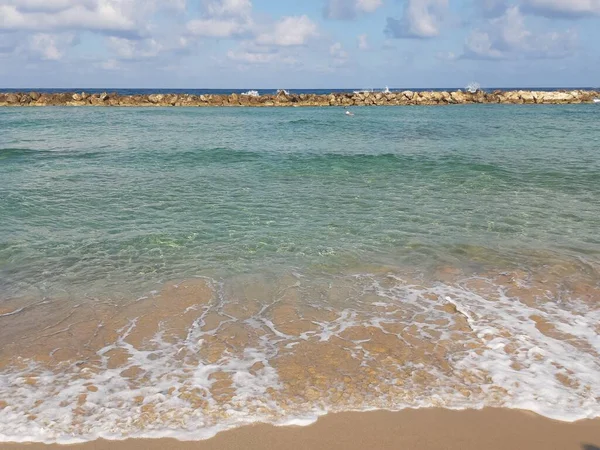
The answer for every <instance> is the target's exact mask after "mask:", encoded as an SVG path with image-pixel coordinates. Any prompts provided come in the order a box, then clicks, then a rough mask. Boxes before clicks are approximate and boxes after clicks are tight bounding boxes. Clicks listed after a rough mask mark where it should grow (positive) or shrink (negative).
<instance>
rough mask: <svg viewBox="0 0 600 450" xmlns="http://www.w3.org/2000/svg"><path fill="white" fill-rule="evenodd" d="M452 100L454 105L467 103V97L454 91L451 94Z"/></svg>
mask: <svg viewBox="0 0 600 450" xmlns="http://www.w3.org/2000/svg"><path fill="white" fill-rule="evenodd" d="M450 98H451V99H452V100H453V101H454V103H466V101H467V97H466V96H465V94H464V93H463V92H461V91H454V92H452V93H451V94H450Z"/></svg>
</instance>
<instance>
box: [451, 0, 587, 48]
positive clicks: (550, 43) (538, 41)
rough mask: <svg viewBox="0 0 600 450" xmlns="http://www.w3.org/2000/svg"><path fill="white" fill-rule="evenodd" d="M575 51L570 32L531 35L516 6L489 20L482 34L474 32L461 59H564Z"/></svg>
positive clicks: (574, 40) (481, 31)
mask: <svg viewBox="0 0 600 450" xmlns="http://www.w3.org/2000/svg"><path fill="white" fill-rule="evenodd" d="M576 48H577V34H576V33H575V32H574V31H572V30H566V31H562V32H556V31H551V32H541V33H534V32H533V31H531V30H529V29H528V28H527V27H526V24H525V18H524V17H523V15H522V14H521V11H520V9H519V7H518V6H512V7H510V8H508V9H507V10H506V12H505V13H504V15H502V16H501V17H498V18H495V19H492V20H489V21H488V22H487V24H486V27H485V29H484V30H481V29H477V30H474V31H473V32H472V33H471V35H470V36H469V37H468V38H467V40H466V42H465V53H464V55H463V57H465V58H472V59H515V58H519V57H528V58H540V59H543V58H565V57H568V56H570V55H572V54H573V52H574V51H575V50H576Z"/></svg>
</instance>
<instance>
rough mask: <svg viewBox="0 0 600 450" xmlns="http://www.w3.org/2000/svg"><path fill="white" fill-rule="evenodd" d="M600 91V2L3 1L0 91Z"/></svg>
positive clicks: (0, 3) (332, 0)
mask: <svg viewBox="0 0 600 450" xmlns="http://www.w3.org/2000/svg"><path fill="white" fill-rule="evenodd" d="M470 81H478V82H479V83H480V84H481V85H482V86H484V87H513V86H524V87H526V86H538V87H541V86H590V87H596V86H600V0H0V87H67V88H75V87H107V88H109V87H113V88H116V87H167V88H168V87H171V88H200V87H204V88H258V89H260V88H267V87H269V88H292V89H293V88H327V87H340V88H345V87H357V88H370V87H373V88H376V87H383V86H385V85H389V86H390V87H415V88H418V87H461V86H464V85H466V84H467V83H468V82H470Z"/></svg>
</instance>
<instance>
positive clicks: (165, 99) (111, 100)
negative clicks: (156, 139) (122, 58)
mask: <svg viewBox="0 0 600 450" xmlns="http://www.w3.org/2000/svg"><path fill="white" fill-rule="evenodd" d="M599 97H600V92H596V91H582V90H575V91H551V92H547V91H494V92H483V91H479V92H476V93H469V92H463V91H454V92H448V91H443V92H439V91H436V92H434V91H423V92H413V91H403V92H389V93H383V92H359V93H352V92H349V93H335V94H327V95H316V94H288V93H287V92H285V91H280V92H279V93H278V94H277V95H260V96H249V95H238V94H231V95H191V94H149V95H118V94H116V93H106V92H104V93H101V94H88V93H85V92H76V93H73V92H68V93H53V94H50V93H42V92H10V93H0V106H163V107H165V106H190V107H197V106H262V107H268V106H278V107H281V106H371V105H382V106H383V105H453V104H459V105H461V104H470V103H504V104H534V103H541V104H565V103H568V104H575V103H591V102H593V100H594V99H595V98H599Z"/></svg>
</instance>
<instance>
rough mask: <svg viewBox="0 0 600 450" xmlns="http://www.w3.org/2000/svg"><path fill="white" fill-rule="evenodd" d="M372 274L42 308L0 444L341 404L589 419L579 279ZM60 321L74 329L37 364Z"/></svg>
mask: <svg viewBox="0 0 600 450" xmlns="http://www.w3.org/2000/svg"><path fill="white" fill-rule="evenodd" d="M381 269H382V268H380V269H379V270H375V271H372V272H366V273H364V272H356V273H348V274H339V275H337V276H329V277H324V278H321V279H315V278H312V277H307V276H306V275H307V274H299V273H292V274H289V275H284V276H283V277H282V278H280V279H277V280H272V279H267V278H265V277H263V276H251V275H245V276H240V277H238V278H237V279H234V280H228V281H227V282H221V281H217V280H211V279H208V278H198V279H195V280H188V281H182V282H176V283H167V284H166V285H165V286H164V287H163V288H162V289H161V290H160V291H152V292H149V293H147V294H146V295H144V296H142V297H140V298H139V299H137V301H135V302H133V303H130V304H129V305H127V306H125V307H122V308H121V309H118V310H115V309H114V307H107V304H106V303H104V302H96V303H94V304H90V305H86V304H80V305H78V306H77V307H75V308H74V309H73V310H72V311H71V312H70V313H69V314H68V316H67V317H66V318H64V317H63V318H62V319H61V318H57V317H44V318H42V319H41V320H43V321H44V323H42V324H39V329H38V331H37V332H34V333H33V335H31V336H25V337H24V338H23V339H24V345H23V346H22V348H21V349H20V350H19V355H18V356H20V357H21V358H22V359H21V361H24V362H27V363H26V364H25V363H22V364H19V365H16V366H13V367H7V368H4V369H3V370H2V371H0V394H1V395H0V399H1V400H0V418H1V419H2V420H0V441H21V442H27V441H36V442H46V443H56V442H59V443H72V442H81V441H87V440H93V439H97V438H108V439H126V438H129V437H146V438H158V437H166V436H171V437H177V438H179V439H182V440H199V439H206V438H209V437H212V436H213V435H214V434H215V433H217V432H219V431H223V430H226V429H230V428H233V427H237V426H240V425H244V424H248V423H251V422H256V421H260V422H267V423H274V424H290V423H295V424H298V423H302V424H307V423H310V422H311V421H313V420H315V419H316V418H317V417H318V416H320V415H323V414H326V413H329V412H337V411H344V410H358V411H362V410H372V409H387V410H402V409H406V408H429V407H442V408H449V409H480V408H483V407H503V408H515V409H525V410H530V411H534V412H536V413H538V414H541V415H544V416H546V417H549V418H553V419H557V420H562V421H569V422H570V421H576V420H580V419H586V418H595V417H600V407H599V405H598V402H597V401H596V398H597V396H598V395H600V381H599V380H600V365H599V364H598V353H599V352H600V347H599V345H598V342H597V339H596V337H597V336H596V334H597V333H596V332H595V327H596V326H597V323H598V321H599V320H600V310H598V306H597V305H596V304H595V303H594V302H593V299H589V298H578V296H577V294H573V295H572V297H570V298H565V296H564V295H565V294H564V292H563V288H564V287H565V286H566V285H569V283H570V282H574V281H577V282H579V283H584V284H583V285H580V286H592V285H593V281H591V282H592V284H591V285H589V284H587V283H589V282H590V280H588V281H584V280H583V279H581V278H578V279H570V280H569V282H566V284H564V285H562V284H561V283H562V282H563V281H564V280H562V279H561V278H562V277H561V276H560V274H558V273H553V270H554V269H553V268H549V269H548V270H546V271H543V272H540V273H535V272H534V273H526V272H523V271H519V270H513V271H510V272H501V273H493V272H489V273H483V274H480V275H478V276H475V277H472V276H471V277H463V276H462V275H461V274H460V273H458V272H456V271H454V270H453V268H443V269H442V270H441V271H440V272H439V274H440V277H442V278H443V281H439V282H432V283H427V282H426V281H425V280H423V279H422V278H419V277H418V276H416V275H417V274H412V273H410V272H403V273H400V272H390V271H389V270H381ZM576 276H578V277H579V275H576ZM537 293H541V294H543V295H542V296H539V297H538V296H537ZM551 295H561V298H563V301H561V302H560V303H557V302H555V301H552V297H551ZM548 296H550V297H548ZM40 307H42V308H51V307H52V305H42V306H40ZM39 315H40V314H39V311H38V313H37V315H36V317H38V318H39ZM25 319H26V316H25V313H20V314H14V315H6V316H4V317H3V316H0V320H3V321H5V323H8V321H10V320H25ZM46 322H47V323H46ZM40 330H42V331H40ZM64 330H69V334H70V335H72V338H73V339H74V340H75V341H74V342H73V343H72V344H71V345H72V347H70V348H69V352H66V353H64V352H62V353H61V352H60V351H52V352H51V355H52V358H53V361H52V362H51V363H48V362H47V355H48V351H51V350H55V349H56V347H57V345H58V346H59V347H60V346H61V345H65V341H64V340H63V337H62V333H63V332H64ZM40 335H43V336H46V337H45V339H44V340H42V341H40V340H39V338H40ZM30 340H32V341H34V342H36V345H32V346H27V345H25V343H27V342H29V341H30ZM38 356H41V357H42V358H41V359H40V360H39V361H38V360H37V358H38ZM234 411H235V412H234ZM59 418H60V420H59Z"/></svg>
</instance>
